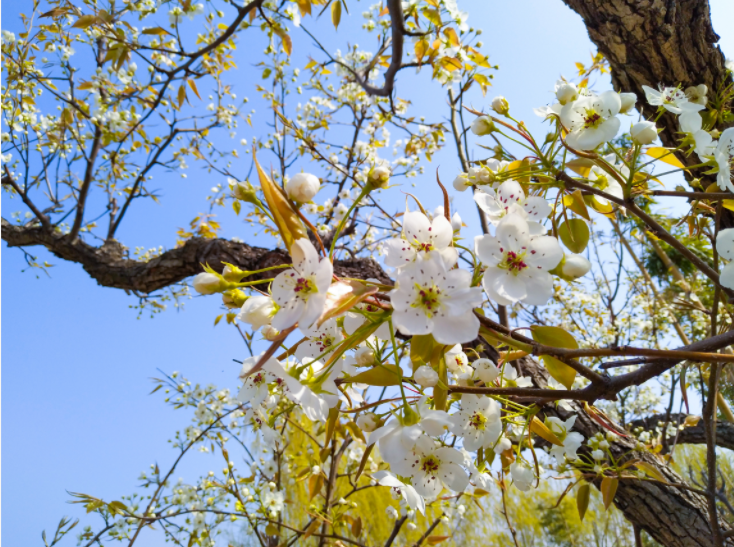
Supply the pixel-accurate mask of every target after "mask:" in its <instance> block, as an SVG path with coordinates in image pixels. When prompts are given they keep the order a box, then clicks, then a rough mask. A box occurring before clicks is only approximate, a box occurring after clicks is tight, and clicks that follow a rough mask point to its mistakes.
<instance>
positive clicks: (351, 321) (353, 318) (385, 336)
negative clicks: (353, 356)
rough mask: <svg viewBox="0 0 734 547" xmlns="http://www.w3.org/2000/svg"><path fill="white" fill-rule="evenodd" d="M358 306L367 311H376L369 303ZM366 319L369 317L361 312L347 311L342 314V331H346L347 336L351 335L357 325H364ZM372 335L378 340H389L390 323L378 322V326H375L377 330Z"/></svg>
mask: <svg viewBox="0 0 734 547" xmlns="http://www.w3.org/2000/svg"><path fill="white" fill-rule="evenodd" d="M359 308H360V309H362V310H364V311H365V312H368V313H371V312H374V311H377V309H376V308H374V306H371V305H369V304H368V305H364V306H362V305H360V306H359ZM367 321H369V319H367V317H365V316H364V315H362V314H361V313H357V312H354V311H349V312H347V313H346V315H344V331H345V332H346V333H347V336H351V335H352V334H354V332H355V331H356V330H357V329H358V328H359V327H361V326H362V325H364V324H365V323H366V322H367ZM373 336H374V337H375V338H377V339H378V340H390V325H389V324H388V323H387V322H383V323H382V324H380V326H379V327H377V330H376V331H375V332H374V333H373Z"/></svg>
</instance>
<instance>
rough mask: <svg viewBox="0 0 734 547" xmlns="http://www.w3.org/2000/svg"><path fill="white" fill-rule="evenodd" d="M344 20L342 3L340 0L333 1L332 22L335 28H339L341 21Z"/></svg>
mask: <svg viewBox="0 0 734 547" xmlns="http://www.w3.org/2000/svg"><path fill="white" fill-rule="evenodd" d="M341 20H342V3H341V2H340V1H339V0H333V1H332V2H331V22H332V23H334V28H339V22H340V21H341Z"/></svg>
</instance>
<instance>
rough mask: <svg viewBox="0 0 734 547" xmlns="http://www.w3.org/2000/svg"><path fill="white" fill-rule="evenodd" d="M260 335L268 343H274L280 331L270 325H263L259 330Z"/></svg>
mask: <svg viewBox="0 0 734 547" xmlns="http://www.w3.org/2000/svg"><path fill="white" fill-rule="evenodd" d="M260 334H262V335H263V338H265V340H267V341H268V342H274V341H275V340H276V339H277V338H278V336H279V335H280V331H279V330H278V329H276V328H275V327H274V326H272V325H265V326H264V327H263V328H261V329H260Z"/></svg>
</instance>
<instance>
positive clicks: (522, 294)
mask: <svg viewBox="0 0 734 547" xmlns="http://www.w3.org/2000/svg"><path fill="white" fill-rule="evenodd" d="M496 234H497V235H496V237H492V236H490V235H484V236H477V237H476V239H475V240H474V248H475V251H476V254H477V256H478V257H479V259H480V260H481V261H482V262H484V263H485V264H487V265H488V266H487V269H486V271H485V272H484V276H483V278H482V286H483V287H484V290H485V291H487V294H488V295H489V297H490V298H491V299H492V300H494V301H496V302H497V303H498V304H500V305H503V306H507V305H510V304H512V303H513V302H518V301H522V302H525V303H527V304H530V305H532V306H542V305H543V304H545V303H546V302H548V300H549V299H550V297H551V296H553V276H552V275H551V274H549V273H548V270H552V269H553V268H555V267H556V266H557V265H558V263H559V262H560V261H561V259H562V258H563V251H562V250H561V246H560V245H559V244H558V240H557V239H556V238H554V237H552V236H536V237H531V236H530V228H529V226H528V223H527V222H526V221H525V219H524V218H522V217H521V216H520V215H509V216H506V217H505V218H503V219H502V220H501V221H500V222H499V224H498V225H497V231H496Z"/></svg>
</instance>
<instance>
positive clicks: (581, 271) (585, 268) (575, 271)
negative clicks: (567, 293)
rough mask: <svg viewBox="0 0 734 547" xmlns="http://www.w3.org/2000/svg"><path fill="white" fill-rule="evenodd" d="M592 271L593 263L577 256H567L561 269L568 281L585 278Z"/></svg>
mask: <svg viewBox="0 0 734 547" xmlns="http://www.w3.org/2000/svg"><path fill="white" fill-rule="evenodd" d="M590 269H591V262H589V261H588V260H586V258H585V257H583V256H581V255H576V254H567V255H566V257H565V260H564V262H563V266H562V267H561V273H562V274H563V275H564V276H565V277H566V278H568V279H578V278H579V277H583V276H585V275H586V274H587V273H589V270H590Z"/></svg>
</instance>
